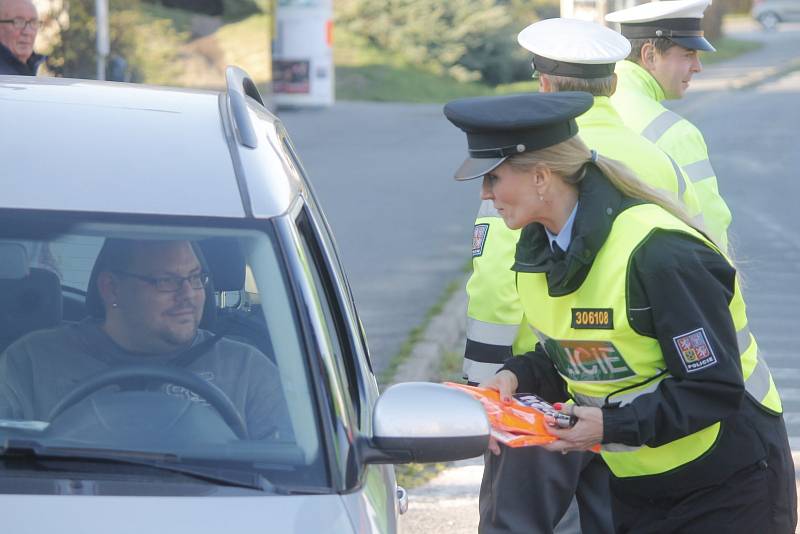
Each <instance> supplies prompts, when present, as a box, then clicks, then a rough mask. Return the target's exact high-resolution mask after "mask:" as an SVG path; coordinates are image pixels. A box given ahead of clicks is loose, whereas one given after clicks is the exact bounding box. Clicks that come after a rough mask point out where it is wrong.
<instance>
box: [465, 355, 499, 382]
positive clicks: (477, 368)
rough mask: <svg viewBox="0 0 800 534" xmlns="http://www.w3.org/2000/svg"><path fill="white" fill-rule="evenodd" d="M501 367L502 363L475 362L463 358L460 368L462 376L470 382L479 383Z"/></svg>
mask: <svg viewBox="0 0 800 534" xmlns="http://www.w3.org/2000/svg"><path fill="white" fill-rule="evenodd" d="M501 367H503V364H502V363H486V362H476V361H474V360H468V359H464V366H463V367H462V370H463V372H464V378H466V379H467V380H469V381H470V382H474V383H476V384H480V383H481V382H485V381H486V380H488V379H489V378H491V377H493V376H494V375H495V374H496V373H497V371H499V370H500V368H501Z"/></svg>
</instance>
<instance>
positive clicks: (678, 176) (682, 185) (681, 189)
mask: <svg viewBox="0 0 800 534" xmlns="http://www.w3.org/2000/svg"><path fill="white" fill-rule="evenodd" d="M665 154H666V152H665ZM667 157H668V158H669V162H670V163H672V171H673V172H674V173H675V180H676V181H677V184H678V200H680V201H681V202H683V194H684V193H685V192H686V178H685V177H684V176H683V171H681V166H680V165H678V163H677V162H676V161H675V160H674V159H672V156H670V155H669V154H667Z"/></svg>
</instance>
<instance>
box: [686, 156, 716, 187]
mask: <svg viewBox="0 0 800 534" xmlns="http://www.w3.org/2000/svg"><path fill="white" fill-rule="evenodd" d="M683 170H684V171H686V176H688V177H689V179H690V180H691V181H692V182H699V181H700V180H703V179H705V178H711V177H713V176H714V168H713V167H712V166H711V161H710V160H708V159H702V160H700V161H696V162H694V163H690V164H689V165H686V166H685V167H684V168H683Z"/></svg>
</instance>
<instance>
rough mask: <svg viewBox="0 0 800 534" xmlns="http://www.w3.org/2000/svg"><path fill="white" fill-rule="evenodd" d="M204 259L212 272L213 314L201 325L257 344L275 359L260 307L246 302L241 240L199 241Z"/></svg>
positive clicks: (221, 238)
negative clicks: (214, 304) (214, 303)
mask: <svg viewBox="0 0 800 534" xmlns="http://www.w3.org/2000/svg"><path fill="white" fill-rule="evenodd" d="M198 247H199V249H200V253H201V255H202V260H201V261H202V262H204V264H205V268H206V269H208V272H209V273H210V274H211V280H212V286H213V287H212V288H211V289H212V293H213V300H214V302H216V306H215V307H214V315H213V316H212V317H209V316H208V314H206V316H204V318H203V322H202V323H201V325H200V326H201V327H202V328H206V329H208V330H212V331H214V332H215V333H221V334H224V335H225V337H228V338H232V339H236V340H238V341H242V342H244V343H247V344H249V345H253V346H255V347H257V348H258V349H259V350H260V351H261V352H263V353H264V354H266V355H267V356H268V357H269V358H270V359H274V357H273V352H272V342H271V340H270V336H269V332H268V331H267V327H266V325H265V324H264V316H263V314H262V313H261V307H260V306H254V305H247V304H246V301H245V294H244V292H245V278H246V271H247V262H246V260H245V256H244V253H243V252H242V248H241V245H240V244H239V241H238V240H237V239H235V238H231V237H212V238H208V239H203V240H201V241H199V242H198Z"/></svg>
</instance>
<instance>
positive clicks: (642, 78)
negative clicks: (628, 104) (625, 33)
mask: <svg viewBox="0 0 800 534" xmlns="http://www.w3.org/2000/svg"><path fill="white" fill-rule="evenodd" d="M614 72H616V74H617V76H618V77H619V78H621V79H624V80H625V82H624V83H628V84H630V85H632V86H634V87H636V88H637V90H638V92H640V93H644V94H645V95H647V96H649V97H650V98H652V99H653V100H655V101H656V102H661V101H662V100H665V99H666V98H667V95H665V94H664V90H663V89H662V88H661V86H660V85H659V84H658V82H657V81H656V79H655V78H653V75H652V74H650V73H649V72H647V71H646V70H644V69H643V68H642V67H640V66H639V65H637V64H636V63H634V62H633V61H628V60H627V59H626V60H624V61H620V62H619V63H617V66H616V67H615V68H614Z"/></svg>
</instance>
